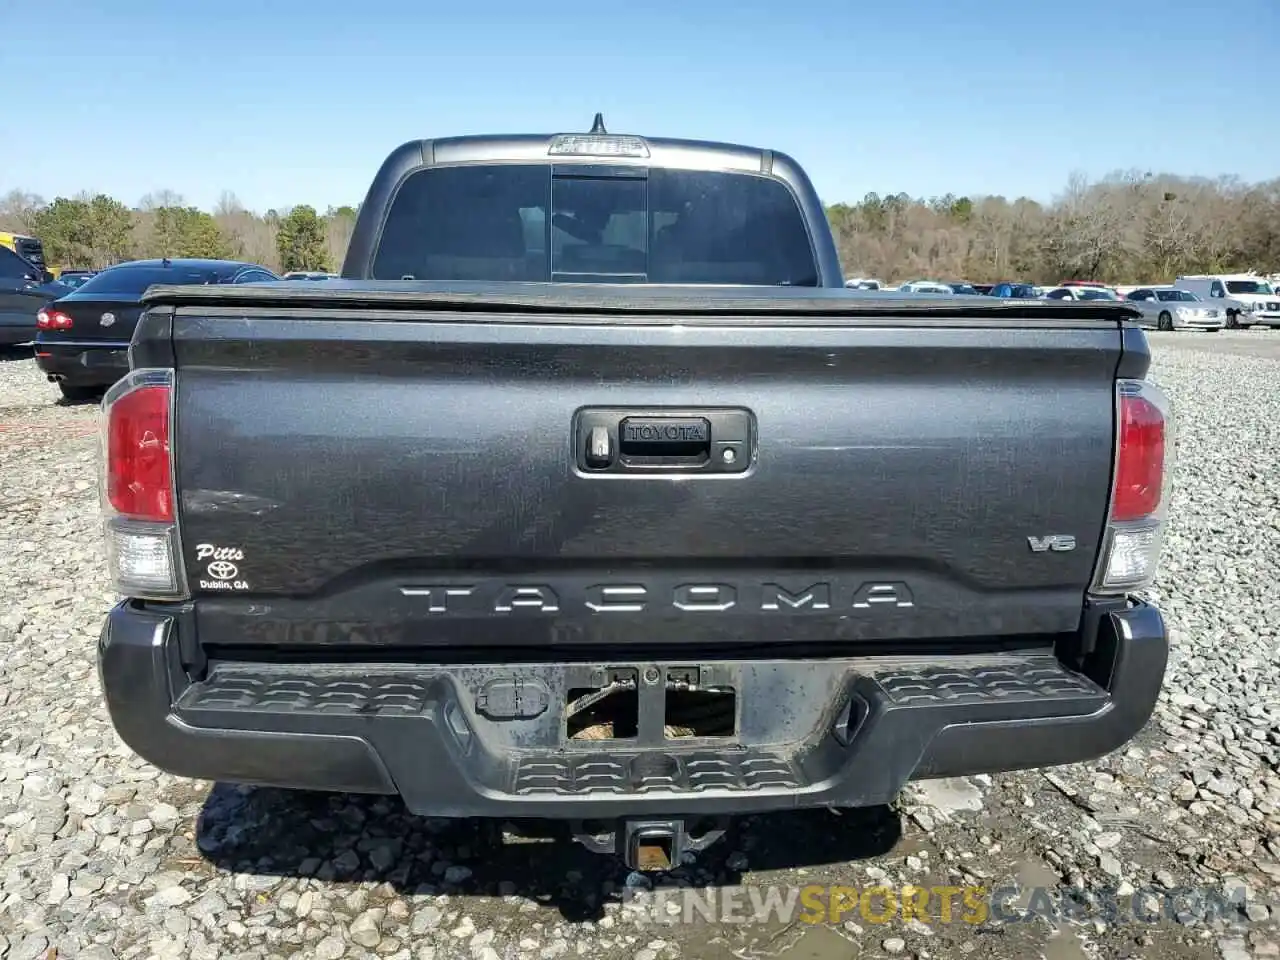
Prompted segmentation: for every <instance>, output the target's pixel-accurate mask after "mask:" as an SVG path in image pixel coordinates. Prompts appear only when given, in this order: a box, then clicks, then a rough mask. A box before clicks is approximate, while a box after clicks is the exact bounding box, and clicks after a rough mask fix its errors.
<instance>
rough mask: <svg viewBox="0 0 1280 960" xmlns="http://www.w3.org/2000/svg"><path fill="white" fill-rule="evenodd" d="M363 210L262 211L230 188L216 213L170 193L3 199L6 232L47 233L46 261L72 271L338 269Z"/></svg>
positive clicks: (43, 236)
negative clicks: (123, 265)
mask: <svg viewBox="0 0 1280 960" xmlns="http://www.w3.org/2000/svg"><path fill="white" fill-rule="evenodd" d="M355 221H356V208H355V207H350V206H343V207H330V208H329V209H328V210H326V211H325V212H324V213H323V214H321V213H318V212H317V211H316V209H315V208H314V207H311V206H307V205H306V204H302V205H299V206H296V207H291V208H288V209H284V210H268V211H267V212H266V213H263V214H259V213H254V212H252V211H250V210H247V209H246V208H245V207H244V205H243V204H241V203H240V201H239V200H238V199H237V198H236V196H235V194H233V193H230V192H225V193H223V194H222V197H221V198H220V199H219V201H218V203H217V205H216V206H215V207H214V209H213V212H212V213H210V212H208V211H205V210H201V209H199V208H198V207H195V206H192V205H190V204H188V203H186V201H185V200H184V199H183V198H182V196H180V195H179V194H176V193H174V192H173V191H170V190H162V191H159V192H158V193H151V194H147V195H146V196H145V197H143V198H142V199H141V200H140V201H139V202H138V204H137V206H134V207H129V206H126V205H125V204H124V203H122V202H121V201H119V200H117V199H115V198H114V197H109V196H106V195H105V194H97V195H90V194H84V193H82V194H79V195H77V196H75V197H57V198H55V199H54V200H53V201H52V202H46V201H45V200H44V199H43V198H41V197H39V196H36V195H35V194H32V193H27V192H25V191H22V190H12V191H10V192H9V193H8V194H6V195H5V196H4V197H3V198H2V199H0V230H9V231H13V232H16V233H25V234H30V235H31V236H34V237H39V238H40V241H41V243H42V244H43V246H44V255H45V261H46V262H47V263H48V264H49V265H50V266H58V267H61V268H64V269H101V268H102V267H106V266H109V265H111V264H113V263H120V262H121V261H124V260H137V259H146V258H152V257H211V258H214V259H237V260H246V261H250V262H252V263H259V264H262V265H263V266H265V267H270V268H271V269H273V270H276V271H279V272H284V271H287V270H337V269H338V268H340V267H341V266H342V258H343V256H344V255H345V254H346V250H347V242H348V241H349V240H350V239H351V231H352V229H353V228H354V226H355Z"/></svg>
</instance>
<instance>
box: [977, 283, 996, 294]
mask: <svg viewBox="0 0 1280 960" xmlns="http://www.w3.org/2000/svg"><path fill="white" fill-rule="evenodd" d="M994 286H995V284H994V283H975V284H974V285H973V289H974V290H976V291H978V293H979V294H980V295H981V296H984V297H985V296H987V295H989V294H990V293H991V288H992V287H994Z"/></svg>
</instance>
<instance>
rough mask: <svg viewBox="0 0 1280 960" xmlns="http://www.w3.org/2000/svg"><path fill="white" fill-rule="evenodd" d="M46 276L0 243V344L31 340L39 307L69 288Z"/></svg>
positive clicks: (67, 291)
mask: <svg viewBox="0 0 1280 960" xmlns="http://www.w3.org/2000/svg"><path fill="white" fill-rule="evenodd" d="M46 276H47V271H45V270H43V269H41V268H40V267H38V266H36V265H35V264H34V263H31V262H30V261H28V260H24V259H23V258H22V257H20V256H18V255H17V254H16V253H14V252H13V251H12V250H10V249H9V248H8V247H5V246H0V347H13V346H17V345H18V344H24V343H30V342H31V341H32V340H34V339H35V335H36V315H37V314H38V313H39V312H40V308H41V307H43V306H44V305H45V304H46V303H49V302H50V301H51V300H56V299H57V298H58V297H61V296H63V295H64V294H68V293H70V292H71V288H70V287H68V286H66V285H65V284H62V283H59V282H58V281H56V280H54V281H49V280H46V279H45V277H46Z"/></svg>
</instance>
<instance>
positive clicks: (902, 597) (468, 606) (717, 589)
mask: <svg viewBox="0 0 1280 960" xmlns="http://www.w3.org/2000/svg"><path fill="white" fill-rule="evenodd" d="M400 592H401V594H403V595H404V596H406V597H415V598H425V599H426V601H427V605H426V609H427V612H428V613H435V614H450V613H452V614H460V615H467V614H470V615H473V616H474V615H476V614H483V613H486V612H488V613H495V614H496V613H523V612H527V613H559V612H561V606H562V599H563V593H562V591H557V590H556V589H554V588H553V587H551V586H550V585H548V584H536V583H525V584H519V583H515V584H447V585H445V584H437V585H433V584H423V585H414V586H404V587H401V588H400ZM577 602H578V601H576V600H575V601H574V603H571V604H570V608H572V607H574V606H576V604H577ZM581 604H582V606H583V607H585V608H586V609H587V610H590V611H592V612H594V613H603V614H615V613H641V612H643V611H646V610H655V609H660V608H662V607H669V608H675V609H676V610H681V611H684V612H685V613H707V614H715V613H727V612H729V611H731V610H732V611H735V612H736V611H740V610H746V611H759V612H761V613H772V612H778V611H784V612H788V613H808V612H824V611H830V610H835V609H843V610H873V609H882V610H883V609H901V608H906V607H913V606H915V598H914V596H913V594H912V592H911V588H910V587H908V586H907V585H906V584H905V583H903V582H901V581H890V582H883V583H882V582H867V583H861V584H858V585H857V586H856V587H855V588H854V589H852V590H849V589H848V588H839V587H836V586H834V585H833V584H830V583H826V582H824V581H818V582H816V583H810V584H808V585H807V586H804V587H799V586H787V585H783V584H780V583H772V582H766V583H761V584H760V585H759V587H758V588H753V587H752V585H749V584H748V585H743V586H735V585H733V584H728V583H681V584H677V585H675V586H674V587H672V588H671V589H670V590H661V591H659V590H655V589H653V588H651V587H646V586H645V585H644V584H641V583H596V584H592V585H590V586H588V587H586V588H585V589H584V590H583V599H582V601H581Z"/></svg>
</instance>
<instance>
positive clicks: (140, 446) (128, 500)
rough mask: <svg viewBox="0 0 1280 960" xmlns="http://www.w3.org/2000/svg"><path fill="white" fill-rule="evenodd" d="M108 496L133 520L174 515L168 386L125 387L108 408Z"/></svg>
mask: <svg viewBox="0 0 1280 960" xmlns="http://www.w3.org/2000/svg"><path fill="white" fill-rule="evenodd" d="M108 417H109V420H108V423H107V465H106V467H107V469H106V475H107V501H108V502H109V503H110V504H111V506H112V508H113V509H114V510H115V511H116V512H117V513H119V514H121V515H123V516H125V517H129V518H131V519H134V520H158V521H165V522H170V521H172V520H173V484H172V476H171V472H170V468H169V388H168V387H166V386H158V385H157V386H145V387H139V388H138V389H136V390H133V391H131V392H130V393H126V394H125V395H124V396H122V397H120V398H119V399H118V400H116V401H115V402H114V403H112V405H111V408H110V410H109V411H108Z"/></svg>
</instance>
